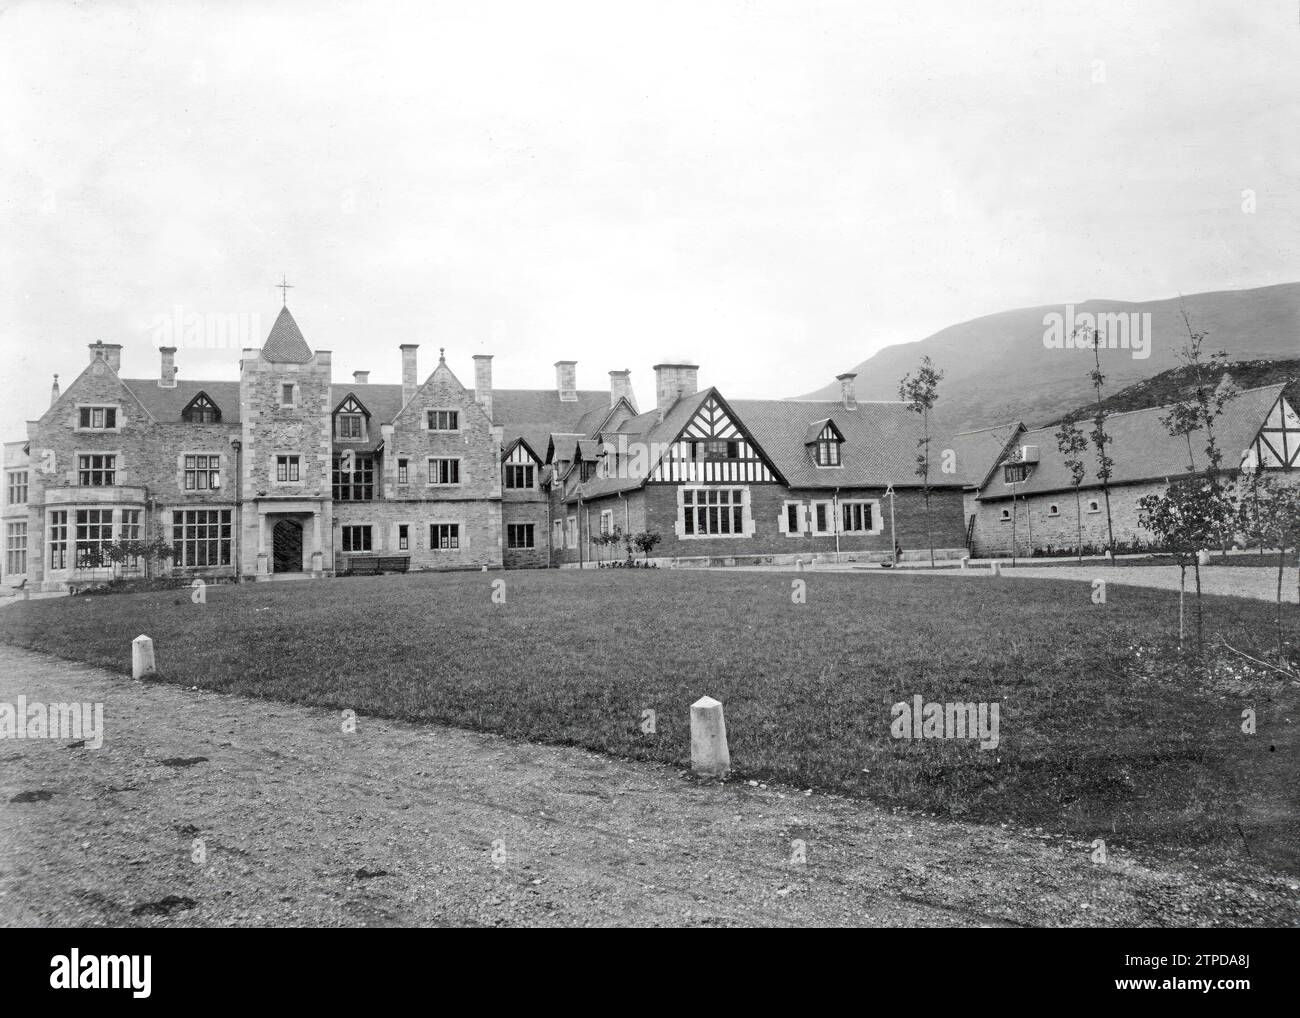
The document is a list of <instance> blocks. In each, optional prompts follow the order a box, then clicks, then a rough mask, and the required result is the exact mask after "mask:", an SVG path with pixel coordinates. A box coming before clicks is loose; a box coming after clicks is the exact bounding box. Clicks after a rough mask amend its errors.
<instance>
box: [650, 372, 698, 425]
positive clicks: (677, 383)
mask: <svg viewBox="0 0 1300 1018" xmlns="http://www.w3.org/2000/svg"><path fill="white" fill-rule="evenodd" d="M699 373H700V366H699V365H698V364H656V365H655V406H656V407H658V409H659V419H660V420H661V421H662V420H663V419H664V414H666V413H667V412H668V411H669V410H670V409H671V408H672V405H673V404H674V403H676V402H677V401H678V400H679V399H681V398H682V397H683V396H693V395H695V392H696V390H697V389H698V388H699V383H698V378H699Z"/></svg>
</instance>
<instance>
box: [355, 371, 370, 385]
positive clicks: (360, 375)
mask: <svg viewBox="0 0 1300 1018" xmlns="http://www.w3.org/2000/svg"><path fill="white" fill-rule="evenodd" d="M352 384H353V385H369V384H370V372H369V371H354V372H352Z"/></svg>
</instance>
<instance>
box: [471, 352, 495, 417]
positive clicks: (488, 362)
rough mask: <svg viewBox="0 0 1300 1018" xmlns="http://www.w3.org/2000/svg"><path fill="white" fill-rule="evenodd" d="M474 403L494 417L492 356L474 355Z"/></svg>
mask: <svg viewBox="0 0 1300 1018" xmlns="http://www.w3.org/2000/svg"><path fill="white" fill-rule="evenodd" d="M474 401H475V402H476V403H478V404H480V405H481V406H482V407H483V412H484V413H485V414H487V415H488V419H489V420H490V419H491V417H492V355H491V354H490V353H476V354H475V355H474Z"/></svg>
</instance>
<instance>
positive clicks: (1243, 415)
mask: <svg viewBox="0 0 1300 1018" xmlns="http://www.w3.org/2000/svg"><path fill="white" fill-rule="evenodd" d="M1285 387H1286V384H1285V383H1283V382H1279V383H1277V384H1275V385H1265V386H1262V387H1260V388H1258V389H1247V390H1245V391H1243V392H1239V393H1238V394H1237V395H1236V396H1234V397H1233V398H1232V399H1230V400H1228V401H1227V402H1226V403H1224V405H1223V413H1222V414H1221V415H1220V416H1219V418H1218V419H1217V420H1216V421H1215V422H1214V438H1215V441H1216V443H1217V444H1218V447H1219V449H1220V450H1221V451H1222V452H1223V468H1224V469H1225V470H1235V469H1236V468H1237V465H1238V463H1239V462H1240V456H1241V453H1242V451H1243V450H1245V449H1248V448H1249V447H1250V445H1251V443H1252V442H1253V441H1254V440H1255V436H1256V435H1257V434H1259V431H1260V429H1261V428H1262V427H1263V426H1264V422H1265V421H1266V420H1267V418H1268V413H1269V411H1270V410H1272V409H1273V405H1274V404H1275V403H1276V402H1277V401H1278V398H1279V397H1280V396H1281V395H1282V390H1283V389H1284V388H1285ZM1168 412H1169V407H1168V406H1162V407H1149V408H1147V409H1145V410H1129V411H1127V412H1126V413H1120V414H1110V415H1108V416H1107V417H1106V434H1107V436H1108V438H1109V442H1108V443H1107V446H1106V451H1107V454H1108V455H1109V456H1110V457H1111V458H1112V459H1113V460H1114V461H1115V463H1114V466H1113V467H1112V468H1111V478H1110V484H1111V485H1112V486H1113V485H1117V484H1134V483H1138V482H1141V481H1163V480H1165V479H1166V478H1169V479H1170V480H1173V479H1174V478H1177V477H1182V476H1184V475H1186V474H1188V473H1189V471H1188V469H1187V466H1188V463H1187V439H1186V438H1184V437H1182V436H1179V437H1176V438H1175V437H1174V436H1172V435H1170V434H1169V431H1168V429H1166V428H1165V426H1164V425H1163V424H1161V423H1160V418H1161V417H1163V416H1165V415H1166V414H1168ZM1078 427H1079V430H1080V431H1081V432H1083V433H1084V434H1085V435H1087V434H1088V433H1089V432H1090V431H1092V422H1091V420H1086V419H1085V420H1081V421H1080V422H1079V424H1078ZM1191 440H1192V452H1193V454H1194V456H1195V466H1196V468H1197V469H1198V470H1204V469H1205V467H1206V461H1205V433H1204V431H1201V430H1198V431H1194V432H1192V435H1191ZM1018 444H1020V445H1033V446H1037V447H1038V455H1039V460H1038V463H1037V464H1036V465H1035V466H1034V467H1033V469H1032V470H1031V472H1030V474H1029V478H1028V480H1026V481H1024V482H1022V483H1018V484H1017V485H1016V495H1017V496H1019V495H1037V494H1046V493H1048V492H1055V491H1069V490H1071V489H1072V488H1073V483H1072V481H1071V478H1070V472H1069V470H1068V469H1067V468H1066V466H1065V456H1064V454H1063V453H1061V452H1060V450H1058V449H1057V447H1056V428H1055V427H1049V428H1035V429H1034V430H1032V431H1026V432H1024V433H1023V434H1022V435H1021V437H1020V440H1019V443H1018ZM1080 458H1081V459H1082V460H1083V463H1084V468H1085V469H1086V470H1087V472H1088V473H1087V476H1086V477H1085V478H1084V482H1083V484H1082V485H1081V487H1082V488H1100V487H1101V482H1100V481H1098V480H1097V477H1096V469H1097V451H1096V449H1095V448H1094V447H1093V445H1092V442H1091V440H1089V443H1088V448H1087V449H1085V450H1084V451H1083V453H1082V454H1081V456H1080ZM979 497H980V498H981V499H988V500H992V499H998V498H1010V497H1011V488H1010V486H1009V485H1006V484H1004V482H1003V479H1002V477H1001V476H1000V475H997V474H994V475H993V476H991V477H988V478H986V480H985V482H984V484H983V486H982V489H981V491H980V495H979Z"/></svg>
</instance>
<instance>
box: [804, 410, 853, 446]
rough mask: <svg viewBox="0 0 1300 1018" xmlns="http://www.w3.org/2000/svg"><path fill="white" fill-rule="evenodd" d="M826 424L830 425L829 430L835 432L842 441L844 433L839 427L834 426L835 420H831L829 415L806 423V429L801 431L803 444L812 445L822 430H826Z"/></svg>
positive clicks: (819, 436)
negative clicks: (808, 423)
mask: <svg viewBox="0 0 1300 1018" xmlns="http://www.w3.org/2000/svg"><path fill="white" fill-rule="evenodd" d="M828 424H829V425H830V427H831V431H833V432H834V433H835V437H836V438H838V439H839V440H840V441H841V442H843V441H844V435H843V434H842V433H841V432H840V429H839V428H837V427H836V426H835V422H834V421H833V420H831V419H830V418H829V417H823V418H822V419H821V420H819V421H813V422H812V423H811V424H810V425H808V430H807V431H805V432H804V433H803V444H804V445H812V444H813V443H814V442H816V441H817V440H818V439H819V438H821V437H822V432H823V431H825V430H826V426H827V425H828Z"/></svg>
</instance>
